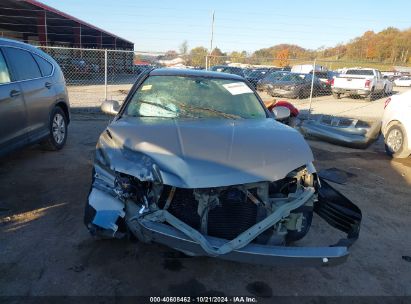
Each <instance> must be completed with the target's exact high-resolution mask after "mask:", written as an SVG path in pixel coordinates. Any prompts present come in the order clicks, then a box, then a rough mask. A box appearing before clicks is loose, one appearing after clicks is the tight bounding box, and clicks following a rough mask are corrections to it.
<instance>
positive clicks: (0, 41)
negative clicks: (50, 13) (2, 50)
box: [0, 38, 55, 62]
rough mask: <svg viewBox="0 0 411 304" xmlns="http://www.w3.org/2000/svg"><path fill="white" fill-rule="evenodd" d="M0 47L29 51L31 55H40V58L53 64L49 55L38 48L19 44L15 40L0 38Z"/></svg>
mask: <svg viewBox="0 0 411 304" xmlns="http://www.w3.org/2000/svg"><path fill="white" fill-rule="evenodd" d="M1 46H10V47H16V48H21V49H24V50H26V51H30V52H32V53H35V54H37V55H40V56H42V57H46V58H47V59H49V61H52V62H55V61H54V59H53V58H52V57H51V56H50V55H48V54H47V53H45V52H43V51H42V50H40V49H39V48H37V47H35V46H32V45H30V44H27V43H24V42H21V41H17V40H13V39H7V38H0V47H1Z"/></svg>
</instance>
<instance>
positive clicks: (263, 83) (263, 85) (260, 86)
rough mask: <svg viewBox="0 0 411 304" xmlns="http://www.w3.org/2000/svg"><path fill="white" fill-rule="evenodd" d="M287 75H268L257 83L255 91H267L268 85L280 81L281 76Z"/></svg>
mask: <svg viewBox="0 0 411 304" xmlns="http://www.w3.org/2000/svg"><path fill="white" fill-rule="evenodd" d="M287 74H289V72H287V71H275V72H270V73H268V74H267V75H266V76H265V77H264V78H263V79H261V80H260V81H258V83H257V90H258V91H267V89H268V88H269V86H270V85H272V84H273V83H275V82H277V81H278V80H280V79H281V78H282V77H283V76H285V75H287Z"/></svg>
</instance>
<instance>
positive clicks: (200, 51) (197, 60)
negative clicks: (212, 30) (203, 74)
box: [188, 46, 208, 67]
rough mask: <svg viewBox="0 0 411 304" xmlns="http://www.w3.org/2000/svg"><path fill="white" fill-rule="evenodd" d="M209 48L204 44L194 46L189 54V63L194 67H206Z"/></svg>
mask: <svg viewBox="0 0 411 304" xmlns="http://www.w3.org/2000/svg"><path fill="white" fill-rule="evenodd" d="M207 54H208V50H207V49H206V48H205V47H203V46H198V47H195V48H193V49H192V50H191V51H190V53H189V54H188V63H189V65H191V66H194V67H205V60H206V56H207Z"/></svg>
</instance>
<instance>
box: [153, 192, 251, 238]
mask: <svg viewBox="0 0 411 304" xmlns="http://www.w3.org/2000/svg"><path fill="white" fill-rule="evenodd" d="M170 189H171V187H169V186H165V187H164V189H163V194H162V195H161V197H160V199H159V203H158V205H159V207H160V208H163V207H164V204H165V202H166V200H167V196H168V193H169V192H170ZM251 192H253V191H251ZM253 194H254V195H256V193H253ZM197 208H198V202H197V201H196V199H195V198H194V194H193V190H192V189H182V188H177V189H176V192H175V194H174V198H173V201H172V203H171V204H170V207H169V208H168V211H169V212H170V213H171V214H172V215H174V216H175V217H177V218H178V219H180V220H181V221H183V222H184V223H186V224H187V225H189V226H191V227H193V228H195V229H197V230H199V229H200V216H199V215H198V213H197ZM256 222H257V206H256V205H255V204H254V203H252V202H251V201H250V200H248V199H246V196H245V194H244V193H243V192H241V191H239V190H237V189H228V190H226V191H224V192H222V193H221V195H220V205H219V206H217V207H215V208H213V209H211V210H210V211H209V213H208V233H207V234H208V235H210V236H215V237H219V238H223V239H228V240H231V239H234V238H235V237H237V236H238V235H239V234H240V233H242V232H244V231H245V230H247V229H248V228H250V227H251V226H253V225H254V224H256Z"/></svg>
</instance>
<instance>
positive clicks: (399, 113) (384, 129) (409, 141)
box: [381, 90, 411, 158]
mask: <svg viewBox="0 0 411 304" xmlns="http://www.w3.org/2000/svg"><path fill="white" fill-rule="evenodd" d="M381 133H382V134H383V135H384V142H385V150H386V152H387V154H388V155H390V156H392V157H394V158H406V157H408V156H409V155H410V154H411V90H409V91H407V92H405V93H402V94H397V95H393V96H391V97H389V98H388V99H387V100H386V101H385V105H384V114H383V117H382V126H381Z"/></svg>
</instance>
